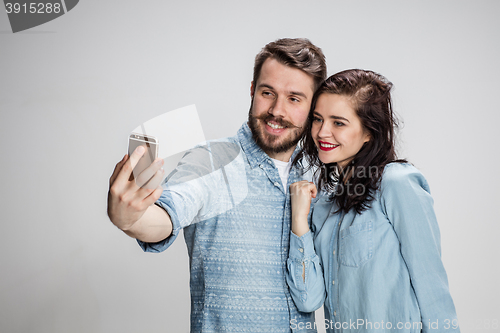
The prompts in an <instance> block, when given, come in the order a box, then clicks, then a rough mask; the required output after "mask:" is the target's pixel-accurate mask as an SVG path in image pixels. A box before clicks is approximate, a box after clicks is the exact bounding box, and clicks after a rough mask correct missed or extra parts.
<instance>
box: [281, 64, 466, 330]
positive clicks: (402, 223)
mask: <svg viewBox="0 0 500 333" xmlns="http://www.w3.org/2000/svg"><path fill="white" fill-rule="evenodd" d="M391 87H392V84H391V83H390V82H388V81H387V80H386V79H385V78H384V77H383V76H381V75H379V74H376V73H374V72H371V71H364V70H358V69H354V70H347V71H343V72H340V73H337V74H335V75H333V76H331V77H330V78H328V79H327V80H326V81H325V82H324V83H323V85H322V86H321V87H320V88H319V90H318V92H317V93H316V94H315V96H314V99H313V104H312V107H311V113H310V122H309V128H308V130H307V131H306V137H305V138H304V146H303V150H302V152H301V154H300V155H299V156H298V157H297V158H296V160H295V162H298V161H299V160H300V159H302V158H305V159H306V161H307V162H308V163H309V165H311V166H316V167H318V173H319V177H318V182H317V183H318V187H316V186H315V185H314V184H313V183H309V182H307V181H302V182H298V183H294V184H292V185H291V186H290V193H291V195H292V234H291V237H290V253H289V259H288V270H289V272H288V276H287V279H288V284H289V286H290V290H291V292H292V296H293V299H294V301H295V303H296V305H297V307H298V309H299V310H301V311H304V312H312V311H314V310H316V309H318V308H319V307H320V306H321V305H322V304H323V303H324V304H325V326H326V328H327V331H328V332H459V329H458V323H457V319H456V313H455V307H454V305H453V301H452V299H451V296H450V292H449V289H448V282H447V277H446V272H445V270H444V267H443V263H442V261H441V248H440V240H439V239H440V235H439V228H438V224H437V221H436V216H435V214H434V210H433V200H432V198H431V196H430V193H429V187H428V185H427V181H426V180H425V178H424V177H423V176H422V174H421V173H420V172H419V171H418V170H417V169H416V168H414V167H413V166H412V165H410V164H408V163H406V161H402V160H397V159H396V154H395V149H394V129H395V127H396V121H395V117H394V115H393V112H392V106H391V95H390V90H391ZM317 188H319V189H320V190H321V191H320V194H319V195H318V198H317V201H316V203H315V205H314V209H313V212H312V215H311V216H312V221H311V223H310V224H309V223H308V215H309V210H310V205H311V200H312V198H316V194H317V192H318V191H317ZM325 297H326V299H325Z"/></svg>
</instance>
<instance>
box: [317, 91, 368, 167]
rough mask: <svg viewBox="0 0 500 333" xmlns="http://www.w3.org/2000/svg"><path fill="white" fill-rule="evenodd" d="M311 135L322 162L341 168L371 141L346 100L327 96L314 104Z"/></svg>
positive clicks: (323, 95)
mask: <svg viewBox="0 0 500 333" xmlns="http://www.w3.org/2000/svg"><path fill="white" fill-rule="evenodd" d="M311 135H312V138H313V139H314V143H315V144H316V147H318V157H319V159H320V160H321V162H323V163H325V164H326V163H333V162H337V164H338V165H339V166H341V167H344V166H346V165H347V164H348V163H349V162H350V161H351V160H352V158H353V157H354V155H356V154H357V153H358V152H359V150H360V149H361V147H362V146H363V144H364V143H365V142H368V141H369V140H370V135H369V134H368V133H367V132H366V131H365V130H364V129H363V126H362V125H361V120H360V119H359V117H358V115H357V114H356V111H355V110H354V109H353V107H352V106H351V102H350V101H349V99H348V98H347V97H345V96H342V95H337V94H329V93H324V94H321V95H320V96H319V98H318V101H317V102H316V107H315V109H314V110H313V122H312V129H311Z"/></svg>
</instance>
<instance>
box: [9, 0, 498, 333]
mask: <svg viewBox="0 0 500 333" xmlns="http://www.w3.org/2000/svg"><path fill="white" fill-rule="evenodd" d="M499 14H500V2H499V1H404V2H403V1H351V2H347V1H308V2H305V1H246V2H241V1H225V2H223V1H199V2H188V1H186V2H183V3H182V4H179V3H177V4H176V3H173V2H171V1H169V2H167V1H159V0H155V1H153V0H151V1H125V0H121V1H118V0H108V1H98V0H86V1H81V2H80V3H79V4H78V5H77V6H76V7H75V8H74V9H73V10H72V11H71V12H69V13H68V14H66V15H64V16H62V17H60V18H58V19H56V20H54V21H52V22H49V23H47V24H44V25H41V26H39V27H36V28H34V29H31V30H28V31H26V32H22V33H17V34H12V32H11V31H10V26H9V23H8V20H7V15H6V13H5V12H0V124H1V129H2V132H1V140H0V149H1V150H0V151H1V162H2V163H1V173H0V183H1V187H0V198H1V201H0V205H1V232H0V237H1V242H0V270H1V271H0V332H2V333H3V332H8V333H10V332H23V333H24V332H64V333H67V332H106V333H108V332H145V331H146V330H155V331H156V332H187V331H188V327H189V308H190V301H189V280H188V259H187V253H186V249H185V244H184V242H183V239H182V238H181V239H179V240H178V241H177V242H176V243H175V244H174V246H173V247H172V248H171V249H169V250H168V251H166V252H163V253H162V254H156V255H155V254H145V253H142V251H141V250H140V248H139V247H138V246H137V244H136V242H135V241H134V240H133V239H130V238H128V237H127V236H126V235H125V234H123V233H121V232H120V231H119V230H117V229H116V228H115V227H114V226H113V225H112V224H111V222H109V220H108V219H107V216H106V196H107V189H108V179H109V176H110V174H111V172H112V170H113V167H114V164H115V163H116V162H117V161H118V160H119V159H120V158H121V157H122V156H123V154H124V153H125V152H126V149H127V139H126V138H127V135H128V133H129V131H131V130H132V129H133V128H134V127H136V126H137V125H139V124H140V123H141V122H143V121H146V120H148V119H150V118H153V117H154V116H157V115H159V114H162V113H164V112H167V111H169V110H173V109H176V108H179V107H182V106H185V105H189V104H193V103H194V104H196V105H197V107H198V112H199V114H200V119H201V121H202V124H203V128H204V131H205V135H206V137H207V139H214V138H220V137H224V136H230V135H233V134H234V133H235V132H236V131H237V129H238V128H239V126H240V125H241V124H242V123H243V122H244V121H245V120H246V117H247V112H248V107H249V103H250V95H249V93H250V81H251V78H252V66H253V60H254V56H255V54H256V53H257V52H258V51H259V50H260V49H261V47H263V46H264V45H265V44H266V43H267V42H269V41H272V40H275V39H277V38H281V37H307V38H309V39H311V41H313V42H314V43H316V44H317V45H318V46H320V47H321V48H322V49H323V51H324V52H325V54H326V56H327V61H328V73H329V74H333V73H335V72H337V71H340V70H343V69H347V68H353V67H357V68H364V69H372V70H375V71H378V72H380V73H382V74H384V75H385V76H387V77H388V78H389V79H390V80H391V81H392V82H393V83H394V85H395V90H394V101H395V109H396V111H397V112H398V114H399V115H400V117H401V118H402V119H403V120H404V127H403V128H402V130H401V135H400V139H401V140H400V150H399V151H400V156H401V157H405V158H408V159H409V160H410V161H411V162H413V163H414V164H415V165H416V166H417V167H418V168H419V169H420V170H421V171H422V172H423V173H424V175H425V176H426V177H427V179H428V181H429V183H430V185H431V189H432V194H433V197H434V199H435V209H436V212H437V215H438V220H439V223H440V228H441V234H442V249H443V256H442V257H443V261H444V264H445V267H446V269H447V272H448V276H449V282H450V288H451V292H452V296H453V298H454V300H455V304H456V307H457V311H458V317H459V319H460V321H461V325H462V332H478V331H485V332H486V331H491V329H487V328H488V321H489V322H490V324H489V327H491V321H492V320H497V323H498V320H499V319H500V302H499V301H498V299H499V298H500V292H499V291H500V287H499V284H498V276H499V273H500V271H499V265H498V263H499V259H498V254H499V237H498V234H499V231H500V227H499V222H500V221H499V218H498V213H497V211H498V203H499V194H498V187H499V186H500V177H499V175H498V165H499V162H500V161H499V149H498V146H497V142H496V141H495V140H496V138H497V136H498V121H499V120H500V117H499V106H498V105H499V104H498V91H500V79H499V78H500V65H499V61H498V59H500V38H499V32H500V20H498V17H499ZM497 330H498V329H497ZM494 331H496V330H494Z"/></svg>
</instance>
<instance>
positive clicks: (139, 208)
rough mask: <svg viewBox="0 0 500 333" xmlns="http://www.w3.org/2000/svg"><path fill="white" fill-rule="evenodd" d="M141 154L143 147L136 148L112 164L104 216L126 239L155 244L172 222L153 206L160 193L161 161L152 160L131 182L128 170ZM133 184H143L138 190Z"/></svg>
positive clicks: (169, 233)
mask: <svg viewBox="0 0 500 333" xmlns="http://www.w3.org/2000/svg"><path fill="white" fill-rule="evenodd" d="M143 154H144V148H143V147H138V148H137V149H136V150H135V151H134V152H133V153H132V155H131V156H130V157H129V156H128V155H125V156H124V157H123V159H122V160H121V161H120V162H118V164H116V167H115V170H114V172H113V174H112V175H111V177H110V179H109V192H108V216H109V219H110V220H111V222H113V224H114V225H116V226H117V227H118V228H120V229H121V230H122V231H124V232H125V233H126V234H127V235H129V236H130V237H133V238H137V239H139V240H141V241H143V242H149V243H155V242H159V241H161V240H163V239H165V238H167V237H168V236H170V235H171V234H172V221H171V220H170V216H169V215H168V214H167V212H166V211H165V210H163V209H162V208H160V207H158V206H156V205H154V202H155V201H156V200H158V199H159V198H160V196H161V193H162V191H163V188H162V187H161V186H160V182H161V180H162V178H163V174H164V171H163V169H162V166H163V160H162V159H156V160H155V161H154V162H153V164H151V166H149V167H148V168H147V169H146V170H144V171H143V172H142V173H141V174H140V175H139V176H138V177H137V180H136V179H131V175H132V170H133V169H134V167H135V165H136V164H137V162H138V161H139V159H140V158H141V156H142V155H143ZM150 178H151V179H150ZM147 179H150V180H149V181H145V180H147ZM137 183H139V184H142V183H145V185H143V186H142V187H140V186H138V185H137Z"/></svg>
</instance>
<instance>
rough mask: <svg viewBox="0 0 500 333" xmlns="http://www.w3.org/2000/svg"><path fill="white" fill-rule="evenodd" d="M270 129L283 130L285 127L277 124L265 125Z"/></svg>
mask: <svg viewBox="0 0 500 333" xmlns="http://www.w3.org/2000/svg"><path fill="white" fill-rule="evenodd" d="M267 125H269V127H271V128H272V129H278V128H285V126H280V125H278V124H272V123H267Z"/></svg>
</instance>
